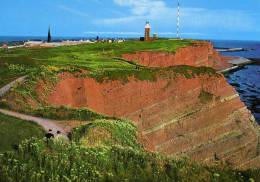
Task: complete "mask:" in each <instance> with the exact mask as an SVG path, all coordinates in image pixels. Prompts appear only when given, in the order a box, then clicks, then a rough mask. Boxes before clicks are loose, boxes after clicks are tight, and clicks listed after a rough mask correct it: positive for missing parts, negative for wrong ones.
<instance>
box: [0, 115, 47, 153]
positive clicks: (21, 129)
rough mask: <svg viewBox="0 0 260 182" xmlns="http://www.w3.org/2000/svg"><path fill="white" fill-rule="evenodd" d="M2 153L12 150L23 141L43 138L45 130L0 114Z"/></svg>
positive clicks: (0, 144)
mask: <svg viewBox="0 0 260 182" xmlns="http://www.w3.org/2000/svg"><path fill="white" fill-rule="evenodd" d="M0 136H1V137H0V152H3V151H7V150H11V149H12V145H18V144H19V143H20V142H21V141H22V140H24V139H28V138H31V137H39V138H41V137H43V136H44V131H43V129H42V128H41V127H40V126H38V125H36V124H34V123H30V122H28V121H22V120H19V119H15V118H13V117H9V116H6V115H3V114H0Z"/></svg>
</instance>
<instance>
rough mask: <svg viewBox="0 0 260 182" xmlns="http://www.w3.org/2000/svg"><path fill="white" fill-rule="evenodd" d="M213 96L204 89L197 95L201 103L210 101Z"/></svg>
mask: <svg viewBox="0 0 260 182" xmlns="http://www.w3.org/2000/svg"><path fill="white" fill-rule="evenodd" d="M213 98H214V95H213V94H212V93H209V92H207V91H205V90H201V92H200V95H199V99H200V102H201V103H204V104H206V103H208V102H210V101H212V100H213Z"/></svg>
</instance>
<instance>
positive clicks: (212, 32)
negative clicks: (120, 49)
mask: <svg viewBox="0 0 260 182" xmlns="http://www.w3.org/2000/svg"><path fill="white" fill-rule="evenodd" d="M180 5H181V9H180V12H181V18H180V25H181V36H182V37H183V38H198V39H226V40H227V39H229V40H260V12H259V9H260V0H180ZM176 6H177V0H0V12H1V16H0V36H45V35H47V31H48V27H49V26H50V27H51V31H52V35H53V36H73V37H74V36H77V37H90V36H91V37H94V36H97V35H99V36H101V37H102V36H104V37H105V36H113V37H140V36H142V35H143V32H144V25H145V22H146V21H149V22H150V24H151V27H152V30H151V31H152V32H153V33H158V35H159V36H161V37H175V36H176V21H177V18H176V14H177V11H176Z"/></svg>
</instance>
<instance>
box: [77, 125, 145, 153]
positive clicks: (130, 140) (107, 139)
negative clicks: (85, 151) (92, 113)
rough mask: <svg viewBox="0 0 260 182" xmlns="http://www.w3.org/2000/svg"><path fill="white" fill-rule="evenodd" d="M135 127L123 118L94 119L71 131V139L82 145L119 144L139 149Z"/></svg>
mask: <svg viewBox="0 0 260 182" xmlns="http://www.w3.org/2000/svg"><path fill="white" fill-rule="evenodd" d="M136 131H137V129H136V126H134V125H133V124H132V123H131V122H128V121H124V120H95V121H93V122H91V123H89V124H87V125H84V126H81V127H79V128H76V129H74V130H73V131H72V140H73V141H75V142H77V143H78V144H82V145H84V146H88V147H93V146H112V145H120V146H123V147H131V148H134V149H141V146H140V145H139V144H138V141H137V136H136V134H137V132H136Z"/></svg>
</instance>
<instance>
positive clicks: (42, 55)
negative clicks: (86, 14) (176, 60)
mask: <svg viewBox="0 0 260 182" xmlns="http://www.w3.org/2000/svg"><path fill="white" fill-rule="evenodd" d="M190 44H191V41H190V40H158V41H154V42H140V41H127V42H124V43H113V44H109V43H95V44H82V45H77V46H62V47H56V48H30V49H29V48H17V49H11V50H8V51H6V50H0V68H1V71H0V78H1V80H8V79H11V78H12V77H13V78H14V77H16V76H17V74H18V73H17V72H16V73H13V74H10V73H9V74H8V73H7V72H8V71H7V70H8V65H10V64H18V65H22V66H23V67H25V68H27V69H31V68H35V67H40V66H41V65H45V66H55V67H59V68H60V67H76V68H81V69H85V70H89V71H94V72H95V71H104V70H110V71H111V70H134V69H136V66H135V65H133V64H130V63H128V62H126V61H124V60H120V59H117V58H118V57H120V56H121V55H122V54H124V53H131V52H136V51H166V52H175V51H176V50H177V49H178V48H180V47H185V46H188V45H190ZM3 83H4V81H1V82H0V84H2V85H3Z"/></svg>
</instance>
